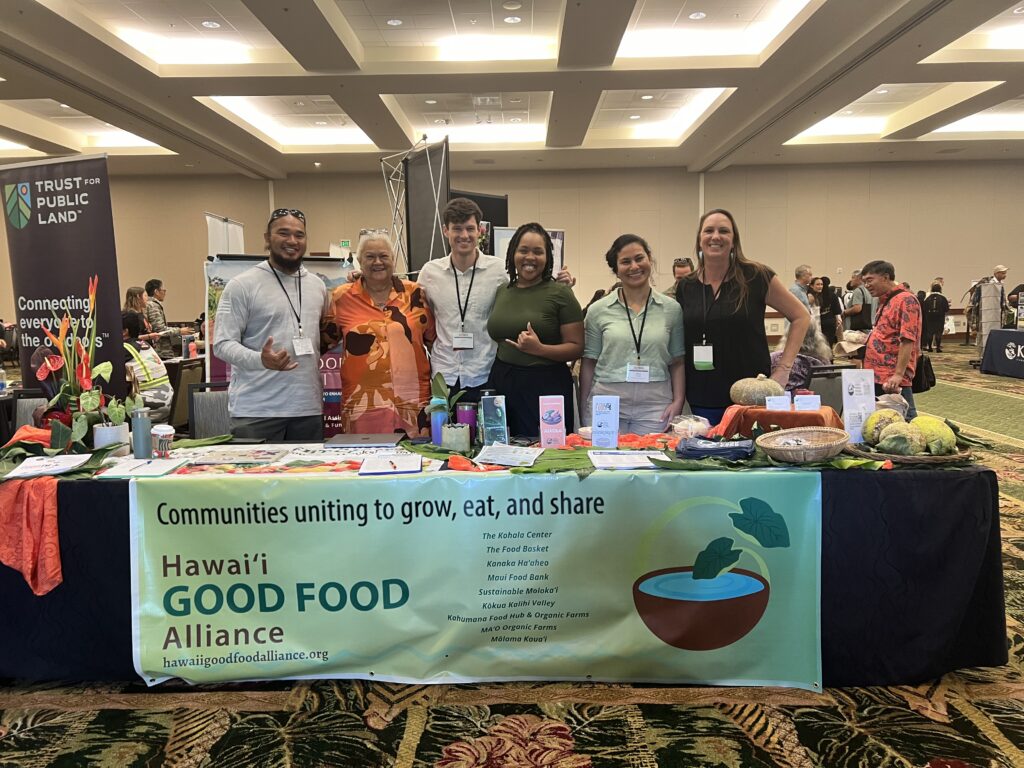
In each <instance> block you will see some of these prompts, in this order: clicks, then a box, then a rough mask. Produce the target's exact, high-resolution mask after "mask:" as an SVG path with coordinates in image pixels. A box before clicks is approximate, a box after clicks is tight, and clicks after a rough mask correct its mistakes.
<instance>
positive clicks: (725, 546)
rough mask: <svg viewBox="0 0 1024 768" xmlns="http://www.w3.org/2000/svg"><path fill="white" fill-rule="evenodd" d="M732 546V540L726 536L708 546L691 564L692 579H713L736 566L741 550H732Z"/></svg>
mask: <svg viewBox="0 0 1024 768" xmlns="http://www.w3.org/2000/svg"><path fill="white" fill-rule="evenodd" d="M732 544H733V541H732V539H730V538H728V537H727V536H723V537H722V538H720V539H715V540H714V541H712V542H711V543H710V544H708V545H707V547H706V548H705V549H704V551H703V552H701V553H700V554H699V555H697V559H696V560H694V562H693V578H694V579H714V578H716V577H717V576H718V575H719V574H720V573H722V572H723V571H727V570H729V569H730V568H732V566H734V565H736V562H737V561H738V560H739V559H740V554H741V553H742V551H743V550H740V549H733V548H732Z"/></svg>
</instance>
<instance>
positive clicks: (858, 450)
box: [844, 445, 971, 465]
mask: <svg viewBox="0 0 1024 768" xmlns="http://www.w3.org/2000/svg"><path fill="white" fill-rule="evenodd" d="M844 453H848V454H850V455H851V456H856V457H857V458H858V459H874V460H875V461H886V460H889V461H891V462H892V463H893V464H932V465H935V464H957V463H959V462H963V461H970V460H971V449H970V448H965V449H964V450H962V451H958V452H957V453H951V454H949V455H947V456H932V455H931V454H929V453H924V454H920V453H919V454H916V455H914V456H900V455H899V454H896V453H879V452H878V451H867V450H864V447H863V446H861V445H847V446H846V448H845V449H844Z"/></svg>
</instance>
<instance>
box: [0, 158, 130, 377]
mask: <svg viewBox="0 0 1024 768" xmlns="http://www.w3.org/2000/svg"><path fill="white" fill-rule="evenodd" d="M0 188H2V189H3V196H4V219H5V223H6V226H7V248H8V253H9V257H10V265H11V279H12V284H13V288H14V306H15V324H16V328H17V342H18V347H19V362H20V364H21V378H22V381H23V382H24V384H25V385H26V386H32V385H34V384H35V382H36V378H35V373H34V371H33V370H32V367H31V364H30V361H31V359H32V353H33V352H35V350H36V349H37V348H38V347H39V346H52V345H51V343H50V342H49V341H48V339H47V335H46V333H45V332H44V330H43V329H44V328H45V329H47V330H50V331H51V332H52V333H53V334H54V335H55V336H56V335H58V329H59V327H60V324H61V319H62V318H63V317H64V316H65V315H67V316H68V318H69V320H70V322H71V323H78V324H79V326H80V333H79V335H84V334H86V330H87V328H88V323H89V321H88V316H89V302H90V290H89V286H90V281H91V280H92V279H93V278H96V279H97V282H96V289H95V297H94V300H95V303H96V314H95V318H96V320H95V322H96V324H97V332H96V359H95V360H93V361H92V365H93V368H95V367H96V365H97V364H98V363H103V362H109V363H110V364H111V365H112V372H111V375H110V381H109V383H104V384H103V390H104V392H106V393H107V394H112V395H115V396H117V397H123V396H124V392H125V369H124V348H123V346H122V341H121V300H120V297H121V289H120V286H119V285H118V281H117V254H116V250H115V247H114V222H113V217H112V215H111V208H110V181H109V178H108V176H107V158H106V155H98V156H87V157H78V158H75V159H72V160H40V161H37V162H30V163H18V164H15V165H6V166H2V167H0ZM69 336H70V334H69ZM53 354H58V352H57V351H56V350H54V352H53Z"/></svg>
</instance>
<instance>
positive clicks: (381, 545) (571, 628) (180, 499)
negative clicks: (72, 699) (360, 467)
mask: <svg viewBox="0 0 1024 768" xmlns="http://www.w3.org/2000/svg"><path fill="white" fill-rule="evenodd" d="M131 536H132V541H131V551H132V571H133V579H134V582H133V589H132V601H133V604H132V618H133V647H134V655H135V667H136V670H137V671H138V673H139V675H140V676H142V678H143V679H145V680H146V681H147V682H149V683H156V682H159V681H160V680H162V679H166V678H168V677H180V678H183V679H186V680H190V681H194V682H212V681H225V680H244V679H265V678H278V677H342V678H365V679H375V680H387V681H397V682H422V683H453V682H462V681H480V680H605V681H657V682H684V683H705V684H726V685H730V684H737V685H788V686H798V687H802V688H809V689H819V688H820V681H821V642H820V613H819V605H820V549H821V479H820V475H819V474H818V473H812V472H773V471H763V472H743V473H729V472H725V473H715V472H700V473H689V472H653V471H652V472H636V473H622V472H619V473H616V472H595V473H593V474H591V475H590V476H588V477H586V478H585V479H582V480H581V479H579V478H578V477H577V476H576V475H575V474H559V475H537V474H532V475H514V474H504V473H503V474H500V475H491V476H485V477H481V476H480V475H478V474H473V473H443V474H440V475H430V476H427V475H423V476H415V477H403V478H400V479H394V478H359V479H355V478H352V479H338V478H325V477H320V476H302V477H300V476H288V477H281V476H276V477H273V478H267V477H244V476H243V477H238V476H235V477H230V478H223V477H186V478H181V477H173V476H172V477H164V478H156V479H143V480H133V481H132V489H131Z"/></svg>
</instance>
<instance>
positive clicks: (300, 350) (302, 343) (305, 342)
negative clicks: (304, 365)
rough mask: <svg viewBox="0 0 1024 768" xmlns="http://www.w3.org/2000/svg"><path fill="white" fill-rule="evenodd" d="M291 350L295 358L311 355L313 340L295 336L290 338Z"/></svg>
mask: <svg viewBox="0 0 1024 768" xmlns="http://www.w3.org/2000/svg"><path fill="white" fill-rule="evenodd" d="M292 349H294V350H295V356H296V357H303V356H304V355H312V354H313V340H312V339H309V338H307V337H305V336H295V337H294V338H292Z"/></svg>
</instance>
